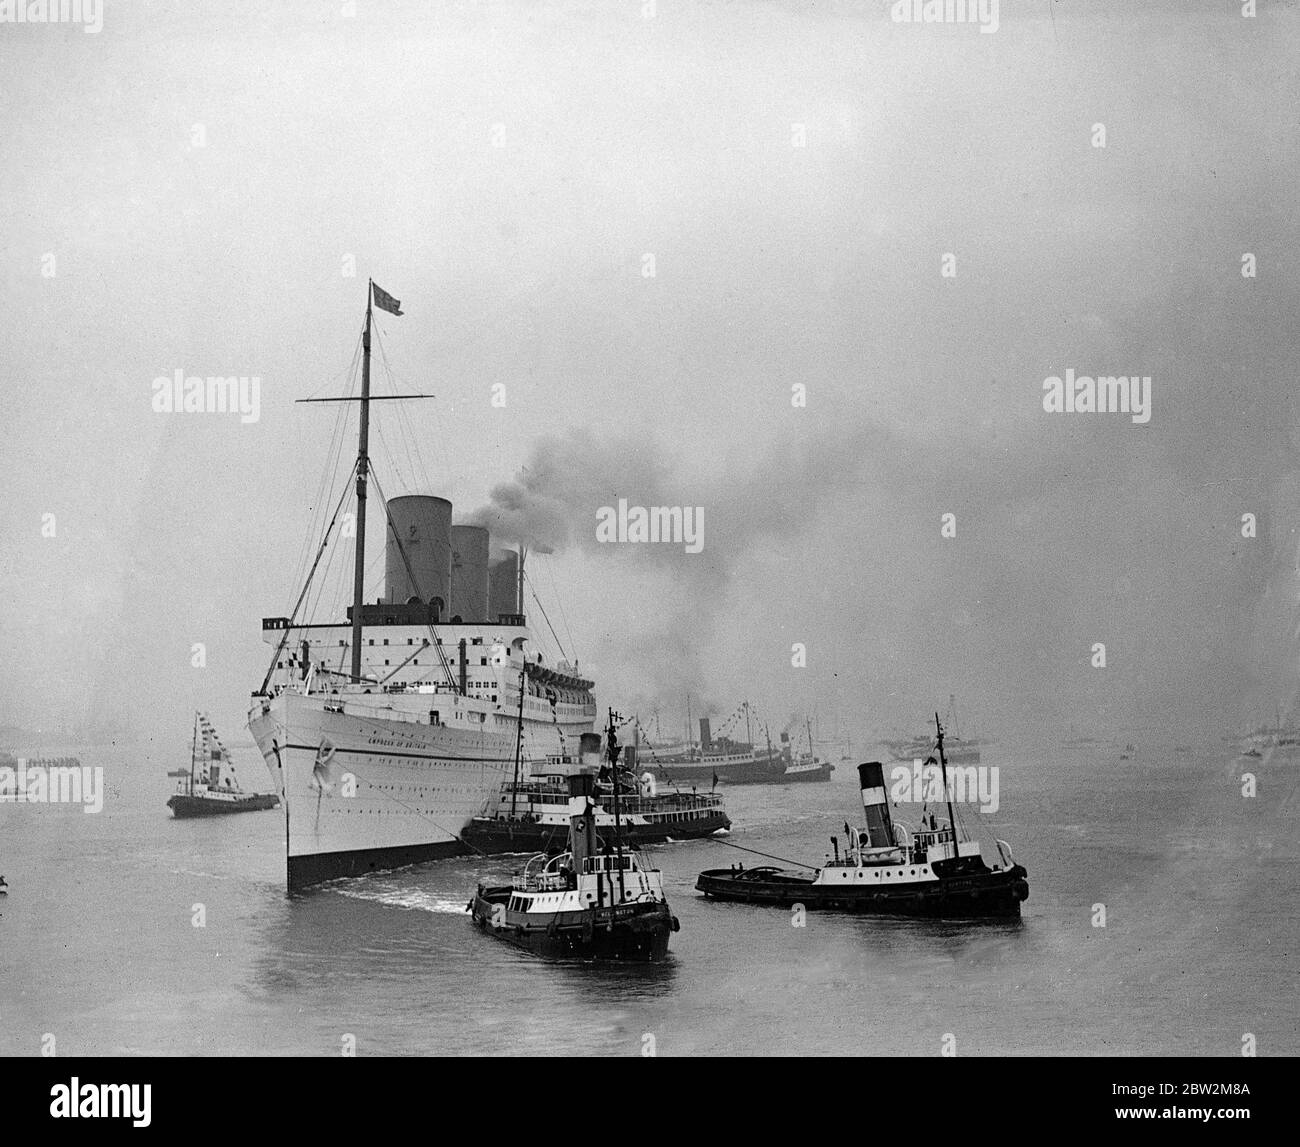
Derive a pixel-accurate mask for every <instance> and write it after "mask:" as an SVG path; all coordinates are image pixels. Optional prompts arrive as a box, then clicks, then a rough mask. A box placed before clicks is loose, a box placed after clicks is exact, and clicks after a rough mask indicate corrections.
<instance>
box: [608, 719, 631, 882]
mask: <svg viewBox="0 0 1300 1147" xmlns="http://www.w3.org/2000/svg"><path fill="white" fill-rule="evenodd" d="M616 716H617V714H616V713H615V712H614V710H613V709H611V710H610V711H609V767H610V770H611V771H612V772H613V775H614V856H615V858H616V863H617V864H618V902H619V903H620V904H622V903H623V901H624V900H626V899H627V894H626V893H625V891H624V889H623V824H622V821H621V819H620V817H619V808H618V758H619V751H618V734H617V733H616V732H615V731H614V718H615V717H616Z"/></svg>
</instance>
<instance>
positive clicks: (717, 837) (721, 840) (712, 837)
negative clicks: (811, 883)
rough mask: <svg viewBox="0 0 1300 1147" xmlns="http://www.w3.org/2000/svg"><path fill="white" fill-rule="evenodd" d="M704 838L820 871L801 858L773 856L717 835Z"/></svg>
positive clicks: (769, 858) (811, 870) (771, 858)
mask: <svg viewBox="0 0 1300 1147" xmlns="http://www.w3.org/2000/svg"><path fill="white" fill-rule="evenodd" d="M704 839H705V840H711V841H713V843H714V844H725V845H726V846H727V847H728V848H738V849H740V851H741V852H752V853H753V854H754V855H755V856H764V857H766V858H767V859H768V860H779V861H780V862H781V863H782V864H794V865H797V866H798V867H799V868H807V869H808V870H809V871H810V872H820V871H821V869H820V868H817V867H815V866H813V865H811V864H804V862H803V861H802V860H791V859H790V858H789V857H788V856H773V855H772V854H771V853H770V852H759V851H758V849H756V848H746V847H745V846H744V845H743V844H732V843H731V841H729V840H723V839H722V838H721V837H719V836H707V837H705V838H704Z"/></svg>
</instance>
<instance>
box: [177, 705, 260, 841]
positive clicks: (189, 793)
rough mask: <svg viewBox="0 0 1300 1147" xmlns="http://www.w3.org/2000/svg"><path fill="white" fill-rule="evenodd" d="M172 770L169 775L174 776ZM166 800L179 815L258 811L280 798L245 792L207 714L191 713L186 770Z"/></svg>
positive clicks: (179, 816)
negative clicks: (190, 731) (191, 732)
mask: <svg viewBox="0 0 1300 1147" xmlns="http://www.w3.org/2000/svg"><path fill="white" fill-rule="evenodd" d="M177 772H180V770H173V771H172V772H170V773H168V776H175V775H176V774H177ZM180 775H181V776H182V778H184V779H183V780H182V781H181V783H180V784H179V785H177V786H176V792H175V794H173V796H172V798H171V799H170V800H169V801H168V802H167V807H168V808H169V809H171V810H172V815H173V816H175V817H177V818H181V817H195V816H224V815H226V814H228V813H235V812H257V811H259V810H262V809H270V808H275V806H276V805H278V804H279V803H280V801H279V799H278V798H277V797H275V796H274V795H272V794H270V793H246V792H244V791H243V789H241V788H240V787H239V784H238V782H237V781H236V779H235V768H234V765H233V763H232V762H231V760H230V754H229V753H228V752H227V751H226V748H225V746H224V745H222V743H221V740H220V738H219V737H218V736H217V731H216V730H215V729H214V728H213V727H212V725H211V723H210V722H209V721H208V718H207V714H205V713H196V714H195V715H194V741H193V744H192V746H191V748H190V767H189V771H188V772H180Z"/></svg>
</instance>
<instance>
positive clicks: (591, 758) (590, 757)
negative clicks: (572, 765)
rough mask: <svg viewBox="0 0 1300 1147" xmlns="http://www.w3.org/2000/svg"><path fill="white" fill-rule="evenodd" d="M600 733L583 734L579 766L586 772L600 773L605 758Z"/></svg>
mask: <svg viewBox="0 0 1300 1147" xmlns="http://www.w3.org/2000/svg"><path fill="white" fill-rule="evenodd" d="M603 753H604V751H603V749H602V748H601V740H600V734H599V733H583V734H582V744H581V746H580V747H579V749H578V764H579V766H580V767H581V768H582V770H583V771H584V772H588V771H590V772H591V773H593V774H595V773H598V772H600V769H601V757H602V756H603Z"/></svg>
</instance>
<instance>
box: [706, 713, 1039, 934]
mask: <svg viewBox="0 0 1300 1147" xmlns="http://www.w3.org/2000/svg"><path fill="white" fill-rule="evenodd" d="M934 721H935V728H936V730H937V732H938V740H937V748H938V751H939V764H940V768H941V770H942V777H943V787H944V792H945V793H946V794H947V796H948V824H947V825H945V826H942V827H940V826H939V824H938V822H937V820H936V819H935V818H934V817H933V815H932V816H931V817H930V819H929V821H928V822H923V824H922V827H921V828H920V829H919V830H918V831H917V832H915V833H909V832H908V830H907V829H906V828H904V827H903V826H902V825H895V824H894V823H893V819H892V818H891V816H890V813H889V797H888V794H887V792H886V789H885V780H884V770H883V768H882V766H881V764H880V762H879V761H871V762H868V763H867V764H862V765H859V766H858V778H859V781H860V784H861V789H862V807H863V812H864V814H865V820H866V826H867V828H866V831H865V832H861V833H859V832H857V831H853V832H852V833H851V837H850V840H849V841H848V842H846V848H845V852H844V855H843V857H842V858H841V856H840V851H839V845H838V842H837V841H836V839H835V838H834V837H832V838H831V844H832V847H833V848H834V850H835V859H834V860H833V861H831V862H829V863H828V864H826V866H825V867H823V868H819V869H812V870H811V872H810V873H809V872H794V871H790V870H788V869H780V868H774V867H770V866H763V867H760V868H752V869H745V868H744V867H743V866H741V867H737V868H732V869H725V868H716V869H710V870H709V871H706V872H701V873H700V875H699V879H698V880H697V881H696V884H695V887H696V889H697V891H700V892H703V893H704V895H705V897H706V898H712V899H715V900H732V901H739V902H741V903H745V904H772V905H780V906H783V907H789V906H791V905H793V904H802V905H803V906H804V907H805V908H809V909H813V908H818V909H838V910H840V911H844V912H879V913H891V914H897V915H905V916H963V917H974V916H1019V915H1020V903H1021V901H1022V900H1026V899H1028V897H1029V880H1028V873H1027V872H1026V871H1025V869H1024V868H1023V867H1022V866H1021V865H1019V864H1017V863H1016V862H1015V859H1014V858H1013V857H1012V855H1011V846H1010V845H1008V844H1007V843H1006V841H1002V840H999V841H997V842H996V843H997V846H998V853H999V859H1000V863H999V864H995V865H993V867H992V868H990V867H989V866H988V865H987V864H985V862H984V858H983V856H982V855H981V854H980V846H979V842H978V841H974V840H970V839H963V838H962V836H961V835H960V834H959V833H958V828H957V817H956V814H955V813H954V812H953V807H952V794H951V790H949V788H948V762H947V757H946V755H945V752H944V746H943V726H942V725H941V724H940V722H939V715H938V714H937V713H936V714H935V717H934Z"/></svg>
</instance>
